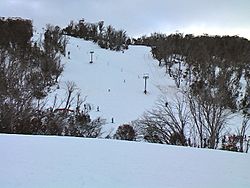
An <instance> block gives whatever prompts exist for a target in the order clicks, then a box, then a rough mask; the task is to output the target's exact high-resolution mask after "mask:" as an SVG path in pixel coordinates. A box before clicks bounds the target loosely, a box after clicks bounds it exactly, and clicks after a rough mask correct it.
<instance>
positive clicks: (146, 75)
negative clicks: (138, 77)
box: [143, 73, 149, 94]
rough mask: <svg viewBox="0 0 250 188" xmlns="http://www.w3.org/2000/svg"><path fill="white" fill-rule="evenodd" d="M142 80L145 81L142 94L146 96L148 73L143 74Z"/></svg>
mask: <svg viewBox="0 0 250 188" xmlns="http://www.w3.org/2000/svg"><path fill="white" fill-rule="evenodd" d="M143 79H144V80H145V82H144V83H145V84H144V86H145V88H144V93H145V94H147V79H149V75H148V73H145V74H144V75H143Z"/></svg>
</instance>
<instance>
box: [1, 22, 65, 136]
mask: <svg viewBox="0 0 250 188" xmlns="http://www.w3.org/2000/svg"><path fill="white" fill-rule="evenodd" d="M0 23H1V32H3V33H5V35H6V39H4V40H5V41H3V42H1V45H0V59H1V64H0V83H1V85H0V87H1V91H0V96H1V99H0V117H1V121H0V131H1V132H7V133H29V132H30V130H29V128H28V124H29V122H30V120H31V118H32V116H33V115H32V114H34V113H35V111H36V106H35V105H34V104H35V103H36V101H37V100H41V99H43V98H45V97H46V96H47V94H48V93H49V91H50V88H51V87H52V86H53V85H55V84H56V83H57V78H58V77H59V76H60V74H61V72H62V65H61V63H60V54H61V53H62V50H61V48H59V47H61V46H63V45H66V44H62V43H64V41H65V40H64V37H63V36H61V35H60V36H59V35H56V34H54V29H53V28H52V29H50V31H51V32H47V31H48V30H47V31H46V32H45V35H46V36H45V39H46V40H45V41H43V42H42V43H41V44H38V43H33V42H32V40H31V37H32V32H33V30H32V22H31V21H30V20H23V19H14V20H12V19H7V20H4V19H2V20H1V22H0ZM15 26H16V27H15ZM55 30H56V33H57V34H58V32H59V30H58V28H55ZM13 33H15V34H16V35H13ZM17 33H18V34H17Z"/></svg>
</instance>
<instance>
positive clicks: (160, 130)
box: [136, 96, 189, 146]
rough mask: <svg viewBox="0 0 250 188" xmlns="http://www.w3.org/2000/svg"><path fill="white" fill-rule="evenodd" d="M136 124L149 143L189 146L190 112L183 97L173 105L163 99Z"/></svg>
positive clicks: (178, 98) (177, 98) (177, 99)
mask: <svg viewBox="0 0 250 188" xmlns="http://www.w3.org/2000/svg"><path fill="white" fill-rule="evenodd" d="M136 124H137V126H139V130H141V134H142V135H144V139H145V140H146V141H148V142H153V143H162V144H173V145H183V146H185V145H187V133H188V129H189V128H188V127H189V112H188V108H187V106H186V103H185V99H184V98H183V97H181V96H179V97H178V96H177V97H176V99H175V101H174V102H173V103H170V102H169V101H167V100H166V99H165V98H164V97H162V98H161V99H160V100H159V101H158V103H157V106H156V108H155V109H153V110H151V111H147V112H146V113H145V114H144V116H143V117H142V118H141V119H139V120H138V121H137V122H136Z"/></svg>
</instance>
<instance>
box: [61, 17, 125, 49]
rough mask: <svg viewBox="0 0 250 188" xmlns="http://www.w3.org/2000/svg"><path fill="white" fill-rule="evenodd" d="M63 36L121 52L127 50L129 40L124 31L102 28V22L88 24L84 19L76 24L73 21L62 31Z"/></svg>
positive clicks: (109, 26) (110, 27) (109, 27)
mask: <svg viewBox="0 0 250 188" xmlns="http://www.w3.org/2000/svg"><path fill="white" fill-rule="evenodd" d="M63 33H64V34H65V35H69V36H72V37H76V38H82V39H84V40H90V41H93V42H94V43H97V44H98V45H99V46H100V47H101V48H104V49H110V50H115V51H121V50H126V49H128V45H129V44H130V39H129V38H128V37H127V35H126V32H125V31H124V30H115V28H114V27H112V26H111V25H108V26H107V27H105V26H104V22H103V21H100V22H98V23H88V22H86V21H85V20H84V19H82V20H79V22H78V23H75V22H73V21H71V22H70V24H69V25H68V26H67V27H66V28H64V29H63Z"/></svg>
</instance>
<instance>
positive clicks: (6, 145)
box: [0, 134, 250, 188]
mask: <svg viewBox="0 0 250 188" xmlns="http://www.w3.org/2000/svg"><path fill="white" fill-rule="evenodd" d="M0 148H1V155H0V187H1V188H45V187H46V188H56V187H60V188H69V187H72V188H84V187H86V188H201V187H202V188H215V187H216V188H217V187H226V188H249V187H250V178H249V177H250V176H249V175H250V168H249V164H250V155H249V154H242V153H233V152H223V151H216V150H208V149H194V148H187V147H175V146H167V145H159V144H148V143H138V142H137V143H134V142H125V141H115V140H101V139H84V138H68V137H52V136H51V137H50V136H47V137H46V136H20V135H19V136H16V135H3V134H2V135H1V134H0Z"/></svg>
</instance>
